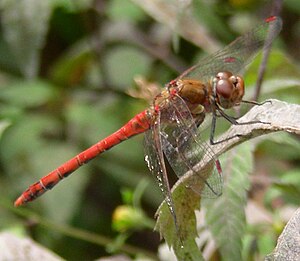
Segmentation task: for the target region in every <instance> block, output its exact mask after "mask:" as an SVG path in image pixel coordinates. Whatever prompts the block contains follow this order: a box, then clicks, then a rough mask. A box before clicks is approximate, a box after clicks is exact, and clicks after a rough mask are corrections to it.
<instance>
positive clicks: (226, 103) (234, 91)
mask: <svg viewBox="0 0 300 261" xmlns="http://www.w3.org/2000/svg"><path fill="white" fill-rule="evenodd" d="M213 86H214V87H213V88H214V92H215V95H216V101H217V103H218V104H219V105H220V106H221V107H222V108H224V109H228V108H231V107H233V106H235V105H237V104H239V103H240V102H241V100H242V98H243V96H244V92H245V90H244V80H243V79H242V78H241V77H240V76H235V75H233V74H232V73H231V72H219V73H217V75H216V77H215V78H214V80H213Z"/></svg>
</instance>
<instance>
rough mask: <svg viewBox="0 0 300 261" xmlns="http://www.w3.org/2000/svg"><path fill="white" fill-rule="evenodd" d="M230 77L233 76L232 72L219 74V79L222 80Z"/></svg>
mask: <svg viewBox="0 0 300 261" xmlns="http://www.w3.org/2000/svg"><path fill="white" fill-rule="evenodd" d="M230 76H232V73H231V72H218V73H217V78H218V79H220V80H225V79H228V78H229V77H230Z"/></svg>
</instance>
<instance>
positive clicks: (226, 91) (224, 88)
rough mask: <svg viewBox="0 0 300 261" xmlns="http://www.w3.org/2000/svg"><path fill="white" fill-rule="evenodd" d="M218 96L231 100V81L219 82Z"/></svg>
mask: <svg viewBox="0 0 300 261" xmlns="http://www.w3.org/2000/svg"><path fill="white" fill-rule="evenodd" d="M216 89H217V94H219V95H221V96H222V97H223V98H225V99H229V98H230V97H231V95H232V91H233V84H232V82H231V81H229V80H219V81H218V83H217V88H216Z"/></svg>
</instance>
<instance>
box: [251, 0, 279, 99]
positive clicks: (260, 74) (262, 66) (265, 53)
mask: <svg viewBox="0 0 300 261" xmlns="http://www.w3.org/2000/svg"><path fill="white" fill-rule="evenodd" d="M281 8H282V0H274V2H273V5H272V12H271V14H272V15H278V14H279V13H280V11H281ZM271 47H272V44H270V45H268V46H266V48H264V51H263V57H262V61H261V64H260V66H259V69H258V77H257V81H256V89H255V92H254V97H253V100H254V101H257V100H258V97H259V95H260V91H261V84H262V82H263V78H264V74H265V71H266V66H267V62H268V58H269V55H270V51H271Z"/></svg>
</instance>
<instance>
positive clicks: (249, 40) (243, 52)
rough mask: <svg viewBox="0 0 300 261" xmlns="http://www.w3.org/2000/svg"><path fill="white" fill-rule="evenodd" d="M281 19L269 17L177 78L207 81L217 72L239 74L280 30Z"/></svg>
mask: <svg viewBox="0 0 300 261" xmlns="http://www.w3.org/2000/svg"><path fill="white" fill-rule="evenodd" d="M281 27H282V20H281V19H280V18H279V17H271V18H269V19H268V20H267V21H266V22H264V23H262V24H261V25H259V26H257V27H256V28H254V29H253V30H251V31H250V32H248V33H246V34H244V35H242V36H240V37H238V38H237V39H236V40H235V41H233V42H232V43H231V44H229V45H228V46H226V47H225V48H224V49H222V50H220V51H219V52H217V53H215V54H213V55H210V56H208V57H206V58H205V59H203V60H202V61H201V62H200V63H198V64H196V65H194V66H193V67H191V68H190V69H188V70H187V71H185V72H184V73H183V74H181V75H180V76H179V77H178V78H179V79H184V78H189V79H198V80H202V81H208V80H209V78H210V77H214V76H215V75H216V74H217V73H218V72H222V71H229V72H232V73H233V74H239V73H241V71H242V70H243V69H244V68H245V66H246V65H247V64H249V63H250V62H251V60H252V59H253V58H254V57H255V55H256V54H257V53H258V52H259V50H261V49H262V48H266V47H268V46H269V45H270V44H271V43H272V41H273V40H274V38H275V37H276V36H277V35H278V33H279V32H280V31H281Z"/></svg>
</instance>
